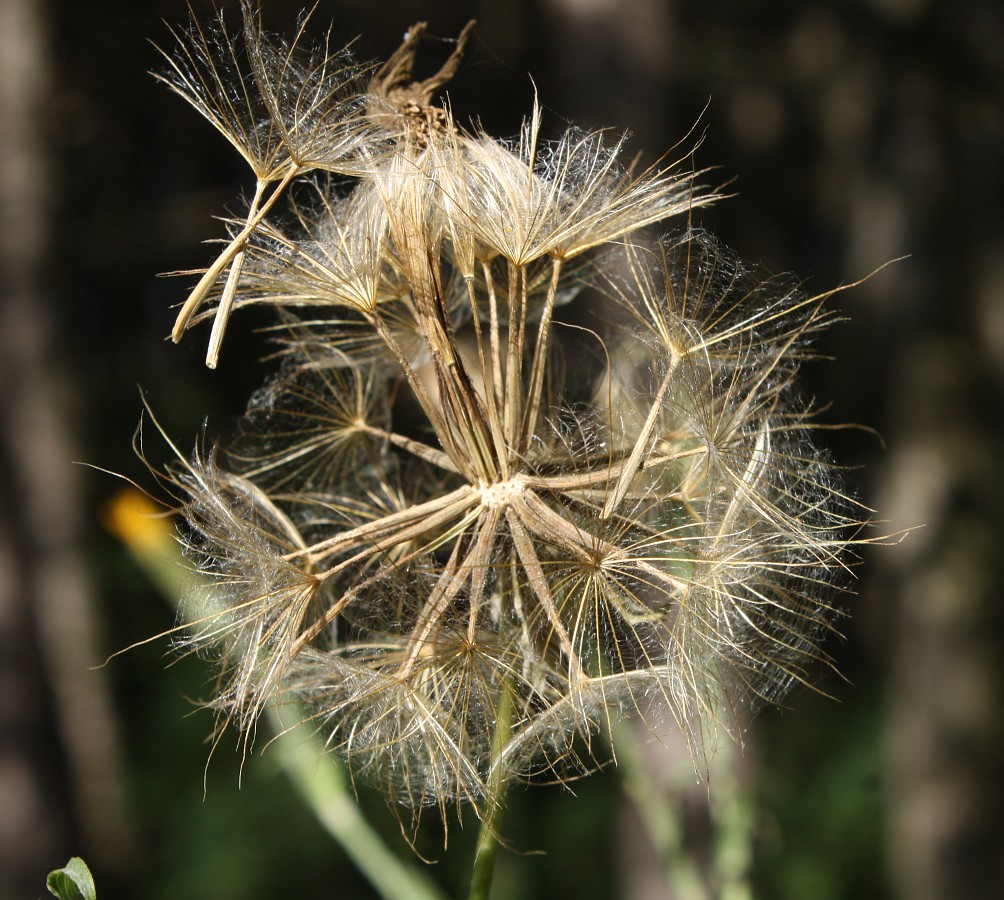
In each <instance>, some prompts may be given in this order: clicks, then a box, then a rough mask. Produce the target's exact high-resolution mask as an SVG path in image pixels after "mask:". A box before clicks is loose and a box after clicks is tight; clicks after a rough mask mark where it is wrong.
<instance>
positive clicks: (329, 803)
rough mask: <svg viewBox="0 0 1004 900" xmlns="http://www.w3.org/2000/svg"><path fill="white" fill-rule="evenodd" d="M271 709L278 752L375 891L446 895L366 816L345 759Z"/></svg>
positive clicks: (412, 897)
mask: <svg viewBox="0 0 1004 900" xmlns="http://www.w3.org/2000/svg"><path fill="white" fill-rule="evenodd" d="M283 709H284V710H291V709H292V711H293V715H294V716H295V717H296V720H297V721H300V720H301V719H302V718H303V717H302V715H300V714H299V712H298V710H295V708H292V707H290V706H285V707H283ZM268 715H269V721H270V723H271V725H272V728H273V730H274V731H275V733H276V734H277V735H279V737H278V739H277V740H276V742H275V744H276V747H275V752H277V754H278V757H279V762H280V764H281V765H282V768H283V769H284V770H285V772H286V775H287V776H289V779H290V781H292V782H293V786H294V787H295V788H296V790H297V793H298V794H299V795H300V797H301V798H302V799H303V802H304V803H306V804H307V806H308V807H309V808H310V809H311V810H313V812H314V815H315V816H317V819H318V821H319V822H320V823H321V824H322V825H323V826H324V827H325V829H326V830H327V831H328V833H329V834H330V835H331V836H332V837H333V838H334V839H335V840H336V841H338V843H339V844H341V846H342V849H344V850H345V852H346V854H347V855H348V856H349V858H350V859H351V860H352V861H353V862H354V863H355V864H356V867H357V868H358V869H359V871H360V872H362V874H363V875H365V876H366V878H367V879H368V880H369V882H370V884H372V885H373V887H374V888H375V889H376V891H377V893H379V894H380V896H381V897H383V898H385V900H443V898H444V895H443V894H442V893H441V892H440V891H439V889H438V888H437V887H436V885H435V884H434V883H433V882H432V880H431V879H430V878H428V876H426V874H425V873H424V872H423V871H421V870H420V869H418V868H416V867H415V866H411V865H407V864H405V863H404V862H402V861H401V860H400V859H398V858H397V857H396V856H395V855H394V854H393V853H391V852H390V850H389V849H388V847H387V845H386V844H384V842H383V841H382V840H381V838H380V835H379V834H377V832H376V831H374V830H373V828H372V827H371V826H370V824H369V823H368V822H367V821H366V820H365V819H364V818H363V816H362V813H360V811H359V806H358V804H357V803H356V801H355V798H354V797H353V795H352V791H351V786H350V784H349V779H348V776H347V775H346V773H345V770H344V769H343V767H342V765H341V763H339V762H338V761H337V760H336V759H334V758H333V757H331V756H329V755H326V754H324V753H323V751H322V749H321V748H320V747H318V745H317V740H316V738H315V737H314V736H313V735H312V734H311V733H310V731H309V729H307V728H306V727H305V726H303V725H296V726H293V727H292V728H288V727H286V726H284V725H283V723H282V721H281V720H280V718H279V714H278V713H277V712H276V711H275V710H269V713H268Z"/></svg>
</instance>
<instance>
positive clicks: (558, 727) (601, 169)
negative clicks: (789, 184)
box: [163, 3, 859, 809]
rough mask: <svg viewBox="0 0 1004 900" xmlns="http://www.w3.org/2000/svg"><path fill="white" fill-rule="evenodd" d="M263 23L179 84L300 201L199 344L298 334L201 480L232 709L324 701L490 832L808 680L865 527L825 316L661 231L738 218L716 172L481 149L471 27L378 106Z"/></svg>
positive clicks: (344, 749)
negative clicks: (502, 786) (625, 728)
mask: <svg viewBox="0 0 1004 900" xmlns="http://www.w3.org/2000/svg"><path fill="white" fill-rule="evenodd" d="M242 10H243V14H244V28H243V31H242V32H241V33H240V37H239V38H234V37H232V36H231V35H230V34H229V33H228V32H227V30H226V27H225V26H224V25H223V24H222V23H221V24H218V25H217V26H216V27H215V30H214V31H213V32H212V36H210V35H209V33H208V32H206V31H204V30H203V29H202V28H201V27H200V26H198V25H197V24H193V26H192V30H191V32H190V33H188V34H187V35H182V36H181V37H180V38H179V47H178V49H177V50H176V51H175V52H174V54H171V55H168V60H169V69H168V72H167V74H166V75H165V76H163V77H164V80H165V81H166V82H167V83H168V84H169V85H170V86H171V87H172V88H173V89H174V90H176V91H177V92H178V93H180V94H181V95H182V96H184V97H185V98H186V99H187V100H188V101H189V102H190V103H192V105H193V106H195V107H196V109H198V110H199V111H200V112H202V113H203V115H205V116H206V117H207V118H208V119H209V120H210V121H211V122H212V124H213V125H214V126H216V128H217V129H218V130H220V131H222V132H223V133H224V134H225V135H226V136H227V137H228V139H229V140H230V141H231V143H233V144H234V145H235V146H236V147H237V149H238V150H239V151H240V152H241V153H242V154H243V155H244V156H245V158H246V159H247V160H248V162H249V163H250V164H251V166H252V168H253V170H254V171H255V175H256V178H257V179H258V181H259V184H260V185H262V184H265V185H267V186H268V185H274V186H272V187H266V188H260V190H259V191H258V193H257V194H256V198H255V200H254V201H253V202H252V204H251V208H250V211H249V213H248V216H247V217H246V218H245V219H243V220H241V221H239V222H235V223H234V224H233V225H232V233H231V241H230V243H229V245H228V248H227V250H226V251H225V252H224V254H223V255H222V256H221V257H220V259H221V260H223V262H222V263H220V262H219V261H218V262H217V263H215V264H214V265H213V266H211V267H210V268H209V270H208V271H207V274H206V276H205V277H204V278H203V281H202V283H201V284H200V287H199V288H198V289H197V291H196V293H195V294H193V297H194V299H192V300H190V301H189V303H188V304H187V305H186V307H185V309H184V310H183V312H182V315H181V317H180V318H179V323H178V327H177V329H176V336H180V333H181V332H183V331H184V330H185V329H186V328H187V327H189V326H190V325H191V324H192V323H193V322H195V321H198V320H199V319H200V318H201V317H203V316H208V315H212V316H214V318H215V320H216V322H217V323H220V322H221V321H222V322H223V323H224V324H225V321H226V316H227V314H228V312H229V310H230V309H232V308H241V307H242V306H246V305H251V304H257V305H261V304H264V305H268V306H271V307H274V308H275V310H276V313H277V316H278V325H277V328H276V335H277V337H278V340H279V342H280V348H281V356H282V358H283V362H282V366H281V369H280V371H279V373H278V374H277V375H276V376H275V377H274V378H273V379H272V380H271V381H269V382H268V384H267V385H266V386H265V387H264V388H263V389H262V390H261V391H259V392H258V393H257V394H256V395H255V396H254V398H253V399H252V401H251V403H250V406H249V408H248V412H247V415H246V416H245V419H244V423H243V429H242V435H241V437H240V438H239V440H238V441H237V442H236V443H235V445H234V446H232V447H231V448H229V449H223V448H220V449H218V450H217V451H216V452H214V453H213V454H211V455H209V456H208V457H207V456H206V455H198V456H196V458H195V459H193V460H185V461H183V463H182V464H180V465H179V466H177V467H176V469H175V470H174V472H173V476H172V477H173V480H174V483H175V484H176V486H177V488H179V490H180V493H179V496H180V498H181V501H182V505H183V508H184V514H185V519H186V521H187V525H186V526H185V531H184V535H185V539H186V540H187V542H188V545H189V548H190V551H191V554H192V556H193V558H194V559H195V560H196V562H197V565H198V566H199V568H200V570H201V571H202V572H204V573H205V574H206V575H207V576H208V577H209V580H210V582H211V587H210V589H209V590H207V591H202V592H200V593H198V595H197V596H196V597H195V600H194V608H193V609H192V610H191V612H190V613H189V619H190V621H192V622H193V623H194V624H193V626H192V628H191V632H190V637H189V638H188V640H189V641H190V643H191V644H192V645H193V646H194V647H196V648H198V649H205V650H209V651H212V652H213V653H215V654H216V656H217V658H218V661H219V666H220V669H221V679H220V691H219V694H218V696H217V697H216V698H215V700H214V703H215V705H216V706H217V707H218V708H219V710H220V711H221V713H222V715H223V717H224V721H226V722H234V723H236V724H237V725H238V726H239V728H240V729H242V730H243V731H244V732H245V733H249V732H250V730H251V729H252V728H253V726H254V723H255V720H256V718H257V716H258V715H259V713H260V712H261V711H262V709H263V708H265V706H266V705H270V704H275V705H282V704H284V703H288V702H295V704H296V705H297V708H299V709H302V710H305V711H306V715H307V716H308V717H309V719H310V720H311V721H312V722H313V723H314V725H315V726H316V728H317V729H318V731H319V733H320V734H322V735H323V737H324V740H325V742H326V744H327V746H328V747H330V748H331V749H332V750H333V751H335V752H337V753H339V754H341V755H342V756H344V758H345V759H346V760H347V762H348V764H349V765H350V767H351V768H352V771H353V772H354V773H355V774H356V775H357V776H358V777H361V778H365V779H366V780H369V781H371V782H374V783H376V784H378V785H379V786H381V787H382V788H383V789H384V790H385V791H386V793H387V794H388V796H390V797H392V798H394V799H395V800H397V801H400V802H401V803H402V804H404V805H405V806H409V807H412V808H415V809H420V808H422V807H424V806H430V805H437V806H440V807H444V806H445V805H446V804H447V803H450V802H452V801H463V802H471V803H473V804H475V805H478V806H481V807H482V808H483V807H484V805H485V804H491V803H493V802H494V796H493V793H492V791H493V787H492V786H493V785H497V784H499V783H500V782H501V781H504V780H506V779H512V778H527V777H531V776H532V775H534V774H535V773H538V772H541V771H547V772H548V773H549V774H550V775H551V776H552V777H553V776H554V775H557V776H558V777H565V775H566V774H567V773H568V772H569V770H570V769H574V768H575V767H576V765H578V764H582V765H586V766H588V765H590V764H591V762H590V761H591V758H592V756H593V755H595V754H596V753H599V752H601V751H600V749H599V748H600V747H601V746H603V742H602V741H599V742H598V741H597V740H596V737H597V735H599V734H602V735H606V734H608V732H609V724H610V722H611V720H612V719H614V718H617V717H620V716H622V715H625V714H628V713H630V712H632V711H640V710H645V711H646V714H647V715H652V714H653V713H652V710H653V709H655V708H659V707H661V708H662V709H664V710H666V711H668V713H669V714H670V715H672V716H674V717H675V719H676V720H677V722H678V723H679V725H680V727H681V729H683V731H684V732H685V733H686V734H687V735H688V737H689V738H690V740H691V742H692V746H693V748H694V751H695V754H699V753H700V752H701V749H702V746H703V741H704V740H705V739H706V737H707V735H708V734H709V733H711V732H712V731H713V730H714V729H716V728H717V727H719V726H724V727H726V728H730V727H733V726H734V725H735V724H736V723H737V722H741V721H743V720H745V717H746V715H747V711H748V710H750V709H752V708H755V707H758V706H760V705H761V704H763V703H774V702H777V701H779V700H780V698H781V697H782V696H783V695H784V694H785V693H786V692H787V691H788V689H789V688H790V687H791V686H792V685H793V684H795V683H799V682H801V683H807V682H809V681H810V680H811V679H812V678H813V677H814V675H815V674H816V672H817V669H818V668H819V665H820V663H821V662H822V663H823V664H827V663H828V658H827V657H826V655H825V653H824V651H823V650H822V649H821V648H820V641H821V639H822V638H823V637H824V635H825V633H826V632H827V631H829V630H831V629H832V627H833V625H832V623H833V621H834V618H835V616H836V613H835V610H834V608H833V606H832V600H833V596H834V590H835V586H836V584H837V583H838V581H839V577H838V576H839V575H840V573H841V572H842V570H843V569H844V568H845V567H846V564H847V556H848V549H849V547H850V545H851V544H852V543H853V542H854V536H855V534H856V529H857V528H858V527H859V522H858V513H857V510H856V508H855V506H854V505H853V504H852V503H851V502H850V501H848V500H847V499H846V496H845V494H844V493H843V489H842V487H841V484H840V479H839V476H838V473H837V471H836V470H835V468H834V467H833V466H832V465H831V464H830V462H829V461H828V459H827V457H826V455H825V454H824V453H823V452H822V451H821V450H819V449H818V448H817V447H816V446H815V444H814V440H813V422H812V411H811V409H810V408H809V407H808V406H807V405H806V404H805V403H804V402H803V401H802V399H801V398H800V397H799V395H798V393H797V391H796V389H795V387H794V380H795V377H796V375H797V372H798V367H799V365H800V363H801V362H802V361H803V360H804V359H806V358H808V357H809V356H810V355H811V346H810V344H811V339H812V338H813V337H814V336H815V335H816V334H817V333H818V332H819V331H820V330H821V329H822V328H823V327H825V326H826V324H827V323H828V322H829V321H830V319H831V313H830V312H829V311H828V310H827V308H826V305H825V301H826V300H827V295H817V296H808V295H806V294H804V293H803V292H802V291H801V290H800V289H799V287H798V285H797V284H795V283H794V282H792V281H790V280H789V279H783V278H774V277H765V276H763V275H762V274H760V273H758V272H757V271H755V270H754V269H751V268H749V267H747V266H745V265H744V264H743V263H741V262H740V261H739V260H738V259H737V258H736V257H735V256H734V255H733V254H732V253H731V252H729V251H728V250H726V249H725V248H723V247H722V246H721V245H720V244H719V243H718V242H717V241H716V240H715V239H713V238H712V237H710V236H709V235H707V234H706V233H704V232H702V231H700V230H697V229H694V228H691V227H685V228H683V229H679V228H678V229H677V231H676V232H675V234H673V235H671V236H669V237H663V238H661V239H657V240H656V239H652V238H651V237H650V236H649V235H648V234H647V233H646V232H647V227H648V226H651V225H654V224H656V223H660V222H662V221H663V220H664V219H667V218H672V217H677V218H681V219H685V220H689V219H690V217H691V214H692V213H693V211H694V210H695V209H696V208H698V207H700V206H702V205H705V204H707V203H710V202H712V201H714V200H716V199H718V197H717V195H716V194H715V193H713V192H708V191H703V190H702V189H700V188H699V187H698V186H696V185H695V173H694V172H693V171H692V168H691V169H688V168H686V167H684V166H681V165H672V166H655V167H652V168H649V169H647V170H645V171H644V172H642V173H640V174H634V173H633V172H632V169H631V166H630V165H627V164H625V163H624V161H623V154H624V141H623V140H622V139H614V140H610V139H609V138H608V137H607V136H606V135H604V134H602V133H584V132H580V131H575V130H570V131H568V132H567V133H565V134H564V135H562V136H561V137H559V138H558V139H557V140H554V141H546V140H544V139H543V138H542V136H541V122H542V114H541V110H540V108H539V107H537V106H535V107H534V108H533V109H532V111H531V113H530V115H529V117H528V119H527V122H526V124H525V125H524V127H523V130H522V132H521V134H520V135H519V137H518V138H517V139H516V140H515V141H510V142H507V141H499V140H496V139H494V138H491V137H489V136H488V135H487V134H485V133H483V132H481V131H476V132H470V131H467V130H465V129H464V128H462V127H461V126H459V125H458V124H457V123H456V122H455V120H454V118H453V115H452V114H451V112H450V111H449V110H448V109H445V108H442V107H438V106H436V105H434V99H433V98H434V95H435V92H436V91H437V90H438V89H439V88H440V87H441V86H442V84H443V83H444V82H445V81H446V79H447V78H448V77H449V76H450V75H452V74H453V72H454V71H455V70H456V68H457V67H458V65H459V60H460V54H461V52H462V50H463V43H464V39H465V38H466V35H467V31H465V32H464V34H463V35H462V37H461V40H460V42H459V43H458V45H457V50H456V52H455V53H454V54H453V56H451V58H450V59H449V60H448V62H447V64H446V65H445V66H444V67H443V70H442V71H441V72H440V73H437V75H434V76H433V77H431V78H429V79H426V81H423V82H415V81H413V80H412V63H413V56H414V51H415V47H416V44H417V39H418V36H420V34H421V32H422V30H423V28H424V26H421V25H420V26H416V27H415V28H414V29H412V30H411V32H409V36H408V37H407V38H406V40H405V43H404V45H403V46H402V48H401V49H400V50H399V51H398V52H397V53H396V54H394V56H393V57H392V58H391V60H390V61H389V62H388V63H387V64H385V65H384V66H383V68H381V69H379V70H376V74H375V75H374V76H372V77H371V78H370V80H369V81H368V82H367V83H366V84H365V85H364V86H363V85H362V83H361V82H360V81H359V80H358V73H360V72H362V71H365V69H361V68H359V67H357V66H355V65H354V64H352V63H350V62H349V61H348V59H347V57H346V56H345V55H344V54H341V53H340V54H334V55H327V51H326V49H322V50H321V51H320V52H318V51H312V52H311V53H310V54H308V55H307V56H306V57H305V58H304V59H301V57H300V51H301V47H302V45H303V38H302V36H301V35H298V36H297V39H296V40H295V41H294V42H293V43H292V44H289V45H287V44H284V43H281V42H278V43H275V42H272V39H270V38H267V37H266V36H264V35H263V33H262V31H261V29H260V26H259V24H258V18H257V14H256V13H255V12H254V10H252V9H251V7H250V6H249V4H248V3H243V4H242ZM349 76H351V77H349ZM353 79H355V80H353ZM235 97H236V98H237V99H236V100H235V99H234V98H235ZM331 173H338V175H339V178H338V179H337V180H336V179H334V178H333V177H332V175H331ZM349 176H351V177H349ZM289 186H295V188H296V189H295V190H294V191H292V193H291V194H290V196H291V197H292V198H293V199H291V200H290V201H289V203H288V205H287V209H286V213H285V215H282V216H280V215H279V214H278V213H279V207H278V205H277V203H276V201H277V200H278V196H279V193H280V191H283V190H285V189H286V188H287V187H289ZM269 191H271V193H269ZM228 267H229V271H228ZM203 306H206V307H207V310H208V311H206V312H203V313H202V314H201V315H196V314H195V312H196V311H197V310H198V309H199V308H202V307H203ZM566 310H568V311H570V312H571V313H572V315H569V316H567V317H566V316H565V311H566ZM221 317H222V318H221ZM214 334H215V337H214V341H215V349H216V350H217V351H218V349H219V341H220V340H222V330H221V328H219V327H218V328H217V329H216V331H215V332H214ZM653 701H658V702H653Z"/></svg>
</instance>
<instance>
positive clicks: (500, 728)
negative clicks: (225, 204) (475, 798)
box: [468, 685, 513, 900]
mask: <svg viewBox="0 0 1004 900" xmlns="http://www.w3.org/2000/svg"><path fill="white" fill-rule="evenodd" d="M512 714H513V708H512V691H511V690H510V689H509V686H508V685H505V686H504V687H503V689H502V696H501V697H500V698H499V706H498V710H497V717H496V722H497V724H496V727H495V734H494V735H493V736H492V777H491V785H490V794H489V797H488V803H487V806H486V808H485V814H484V818H482V820H481V831H480V832H479V833H478V849H477V851H476V852H475V854H474V868H473V871H472V872H471V890H470V893H469V894H468V900H488V898H489V897H490V896H491V889H492V879H493V877H494V876H495V862H496V860H497V859H498V849H499V838H498V828H499V826H500V825H501V823H502V813H503V812H504V807H505V800H506V793H507V789H508V781H507V779H506V777H505V775H503V773H502V767H501V766H500V765H498V762H499V759H500V758H501V755H502V751H503V749H504V748H505V745H506V744H507V743H508V742H509V737H510V734H511V731H512Z"/></svg>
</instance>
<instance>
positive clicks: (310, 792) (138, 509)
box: [105, 492, 445, 900]
mask: <svg viewBox="0 0 1004 900" xmlns="http://www.w3.org/2000/svg"><path fill="white" fill-rule="evenodd" d="M105 514H106V515H105V520H106V525H107V527H108V528H109V529H110V530H111V531H113V532H114V533H115V534H116V535H118V537H120V538H121V539H122V541H123V542H124V543H125V545H126V546H127V547H128V548H129V550H130V552H131V553H132V556H133V558H134V559H135V560H136V561H137V562H138V563H139V564H140V566H141V568H142V569H143V570H144V572H146V574H147V576H148V577H149V578H150V579H151V581H153V583H154V584H155V585H156V587H157V589H158V590H159V591H160V592H161V593H162V594H163V595H164V597H165V598H166V599H167V600H168V601H169V602H170V603H172V604H174V605H177V604H178V599H179V598H180V597H181V595H182V591H183V590H185V591H188V592H192V591H203V592H205V597H204V598H202V600H201V601H200V603H199V604H197V606H198V608H199V609H201V610H202V611H203V612H207V611H209V610H210V609H211V608H212V606H213V598H212V588H211V587H210V585H209V584H208V583H202V584H199V583H198V582H197V581H196V579H197V578H198V576H197V575H196V573H194V572H192V571H191V569H190V568H189V567H188V566H186V565H185V562H184V560H183V559H182V556H181V551H180V548H179V546H178V543H177V542H176V541H175V539H174V532H173V527H172V526H171V525H170V524H169V522H168V520H167V519H166V518H164V516H163V514H162V513H161V512H159V511H158V510H157V508H156V507H154V506H153V504H151V503H150V501H149V500H147V499H146V498H145V497H143V496H142V495H139V494H138V493H134V492H127V493H126V494H123V495H122V496H121V497H119V498H118V499H116V500H115V501H113V503H112V504H110V506H109V508H108V509H107V510H106V511H105ZM283 709H284V710H285V711H290V712H291V713H292V716H293V721H296V722H302V721H303V716H302V714H301V713H300V711H299V710H298V709H296V707H294V706H293V705H286V706H284V707H283ZM268 718H269V722H270V724H271V726H272V728H273V731H274V732H275V734H276V738H275V741H274V742H273V743H274V746H275V749H274V750H273V752H274V753H275V755H276V756H277V758H278V760H279V762H280V764H281V765H282V768H283V770H284V771H285V772H286V775H287V776H288V777H289V779H290V780H291V781H292V782H293V785H294V787H295V788H296V790H297V793H299V795H300V797H301V798H302V799H303V801H304V803H306V804H307V806H308V807H309V808H310V809H311V810H312V811H313V813H314V815H315V816H316V817H317V819H318V821H319V822H320V823H321V824H322V825H323V826H324V828H325V829H326V830H327V832H328V833H329V834H330V835H331V836H332V837H333V838H334V839H335V840H336V841H338V843H339V844H341V846H342V849H343V850H345V853H346V855H347V856H348V857H349V858H350V859H351V860H352V862H353V863H354V864H355V865H356V868H358V869H359V871H360V872H361V873H362V874H363V875H364V876H365V877H366V878H367V879H368V880H369V882H370V884H372V885H373V887H374V888H375V889H376V891H377V893H378V894H379V895H380V896H381V897H382V898H384V900H445V895H444V894H443V893H442V892H441V891H440V890H439V889H438V888H437V887H436V885H435V883H434V882H433V881H432V879H431V878H429V877H428V875H426V873H425V872H423V871H422V870H421V869H419V868H418V867H417V866H415V865H411V864H409V863H406V862H404V861H402V860H401V859H398V857H397V856H395V855H394V854H393V853H392V852H391V851H390V849H389V848H388V847H387V845H386V844H385V843H384V842H383V840H382V839H381V838H380V835H379V834H377V832H376V831H374V829H373V828H372V827H371V826H370V825H369V823H368V822H367V821H366V820H365V819H364V818H363V816H362V814H361V813H360V811H359V807H358V805H357V804H356V800H355V797H354V796H353V794H352V790H351V785H350V784H349V779H348V776H347V775H346V773H345V770H344V769H343V767H342V765H341V763H339V762H338V760H336V759H335V758H334V757H333V756H331V755H330V754H327V753H325V751H324V748H323V747H322V746H320V744H319V742H318V741H317V739H316V737H315V736H314V734H313V733H312V732H311V731H310V729H308V728H307V727H306V726H304V725H302V724H301V725H294V726H292V727H290V726H287V725H285V724H284V723H283V722H282V720H281V718H280V717H279V713H278V712H277V711H276V710H275V709H269V710H268Z"/></svg>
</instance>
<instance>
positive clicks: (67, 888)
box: [45, 856, 98, 900]
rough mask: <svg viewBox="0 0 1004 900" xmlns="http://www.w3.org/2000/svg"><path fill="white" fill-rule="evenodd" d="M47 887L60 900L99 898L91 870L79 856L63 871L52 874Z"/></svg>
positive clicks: (91, 899) (92, 899)
mask: <svg viewBox="0 0 1004 900" xmlns="http://www.w3.org/2000/svg"><path fill="white" fill-rule="evenodd" d="M45 885H46V887H48V889H49V893H50V894H52V895H54V896H56V897H59V900H97V896H98V891H97V888H96V887H95V886H94V879H93V878H92V877H91V870H90V869H88V868H87V863H85V862H84V861H83V860H82V859H81V858H80V857H79V856H74V857H73V858H72V859H71V860H70V861H69V862H68V863H67V864H66V865H65V866H63V868H62V869H56V870H55V871H54V872H50V873H49V877H48V878H47V879H46V880H45Z"/></svg>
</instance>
